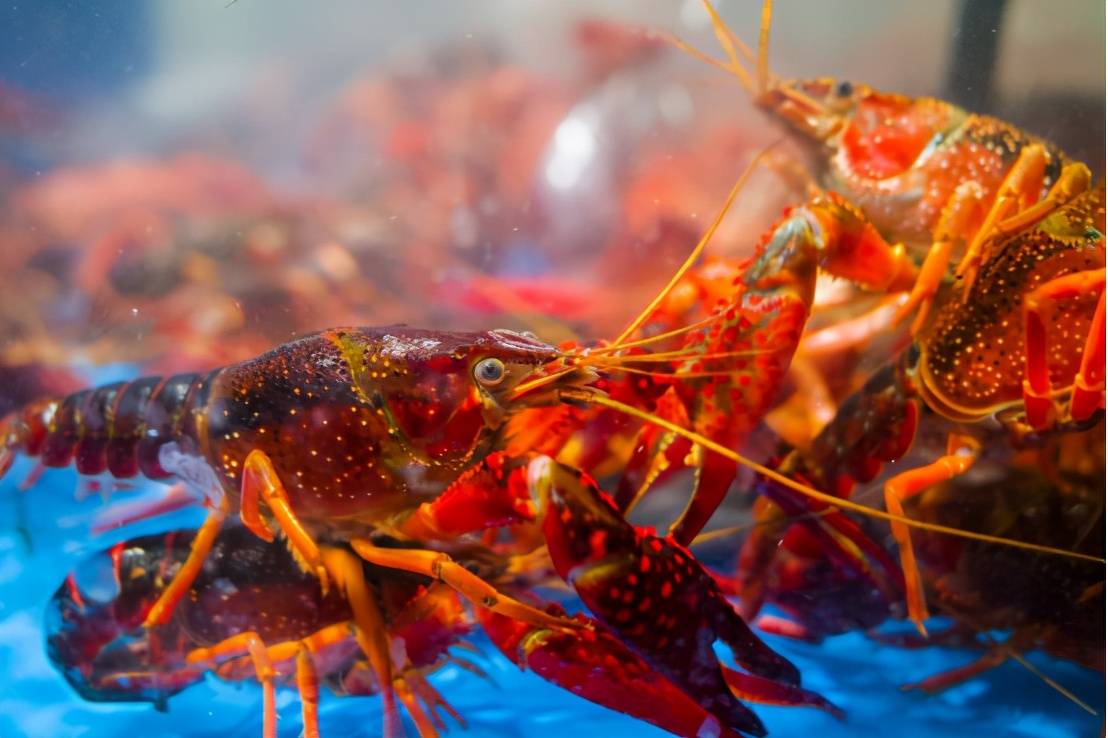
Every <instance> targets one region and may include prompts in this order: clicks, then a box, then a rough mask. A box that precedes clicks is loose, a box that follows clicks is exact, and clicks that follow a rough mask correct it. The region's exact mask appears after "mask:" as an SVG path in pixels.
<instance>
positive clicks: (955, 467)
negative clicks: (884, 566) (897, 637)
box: [885, 433, 981, 635]
mask: <svg viewBox="0 0 1108 738" xmlns="http://www.w3.org/2000/svg"><path fill="white" fill-rule="evenodd" d="M980 451H981V447H980V445H979V444H978V443H977V441H976V440H974V439H973V438H970V437H968V436H961V435H958V434H954V433H952V434H950V436H949V437H948V440H947V453H946V455H944V456H941V457H939V458H938V459H936V460H935V461H933V462H932V463H930V464H928V465H927V466H923V467H920V468H918V469H911V470H909V471H906V472H902V473H900V474H897V475H896V476H895V477H892V478H891V479H889V480H888V481H887V482H885V507H886V509H888V511H889V512H890V513H893V514H894V515H898V516H900V517H902V518H903V517H905V513H904V505H903V502H904V500H906V499H909V498H910V497H914V496H915V495H918V494H919V493H921V492H923V491H925V490H927V489H928V488H930V487H933V486H934V485H936V484H939V483H941V482H945V481H949V480H951V479H953V478H954V477H957V476H960V475H962V474H965V473H966V472H967V471H968V470H969V468H970V467H971V466H973V463H974V461H976V460H977V456H978V454H979V453H980ZM889 527H890V528H891V529H892V533H893V538H895V539H896V544H897V548H898V549H899V551H900V564H901V568H902V569H903V570H904V590H905V597H906V598H907V602H908V617H910V618H911V619H912V622H914V623H915V624H916V629H917V630H919V632H920V634H921V635H927V629H926V628H925V627H924V625H923V621H924V620H926V619H927V618H928V617H929V613H928V611H927V600H926V597H925V596H924V592H923V579H922V578H921V576H920V572H919V566H918V564H917V563H916V554H915V551H914V550H913V549H912V538H911V534H910V532H909V529H908V526H907V525H905V524H904V523H902V522H900V521H898V520H893V521H891V522H890V523H889Z"/></svg>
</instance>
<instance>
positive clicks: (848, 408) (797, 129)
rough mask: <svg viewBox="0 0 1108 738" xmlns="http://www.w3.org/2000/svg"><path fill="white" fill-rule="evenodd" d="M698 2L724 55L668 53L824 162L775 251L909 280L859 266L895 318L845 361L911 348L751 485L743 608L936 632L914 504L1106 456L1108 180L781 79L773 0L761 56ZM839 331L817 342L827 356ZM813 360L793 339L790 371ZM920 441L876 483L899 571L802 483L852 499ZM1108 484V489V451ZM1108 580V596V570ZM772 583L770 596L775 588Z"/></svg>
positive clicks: (840, 623) (919, 113)
mask: <svg viewBox="0 0 1108 738" xmlns="http://www.w3.org/2000/svg"><path fill="white" fill-rule="evenodd" d="M704 5H705V8H706V9H707V12H708V13H709V14H710V16H711V19H712V23H713V28H714V31H715V35H716V37H717V38H718V40H719V42H720V44H721V46H722V47H723V49H724V51H725V53H726V60H724V61H720V60H717V59H714V58H710V57H708V56H706V55H704V54H702V53H701V52H699V51H697V50H695V49H692V48H691V47H689V46H687V45H686V44H684V42H682V41H680V40H676V43H677V44H678V45H679V46H681V47H682V48H684V49H685V50H686V51H689V52H690V53H692V54H693V55H695V56H697V57H698V58H700V59H702V60H704V61H707V62H708V63H710V64H712V65H714V66H717V67H719V68H721V69H722V70H724V71H725V72H727V73H728V74H730V75H732V76H734V77H735V78H736V79H737V80H738V81H739V82H740V84H741V85H742V86H743V87H744V88H745V90H746V91H747V92H748V93H749V95H750V97H751V99H752V101H753V102H754V104H755V105H756V106H758V107H759V108H761V109H762V110H764V111H766V112H767V113H768V114H769V115H770V116H771V117H773V118H774V119H776V120H778V121H780V122H782V123H783V124H784V125H785V126H786V127H787V128H788V129H789V131H790V132H791V133H792V134H793V136H794V137H795V138H797V139H798V140H800V141H801V142H802V143H803V144H805V147H806V149H807V150H808V151H809V152H810V153H811V154H812V155H813V157H814V159H815V160H816V162H817V163H818V175H819V177H820V186H816V185H814V184H812V186H811V189H812V190H813V194H812V196H811V199H810V200H809V201H808V202H807V203H806V204H804V205H800V206H797V207H795V208H791V209H790V210H789V211H787V213H786V216H785V218H784V220H782V221H781V222H780V223H779V224H778V225H776V226H775V227H774V228H773V229H771V231H770V234H769V235H768V236H767V239H769V240H770V241H771V242H772V241H773V240H776V239H783V238H794V239H798V240H807V241H810V242H812V243H813V249H815V250H816V251H818V252H820V253H838V252H839V251H840V250H841V249H842V248H843V245H844V244H849V243H852V242H855V241H862V242H865V243H868V244H871V245H872V246H873V247H874V248H875V249H877V250H878V251H881V250H882V249H887V250H892V251H895V252H902V253H904V254H906V255H907V257H908V261H909V263H910V264H912V265H918V267H913V268H912V269H898V270H897V271H891V270H889V269H888V268H887V267H886V266H884V265H880V264H875V263H874V262H872V261H868V260H867V261H863V260H859V262H857V263H856V264H857V268H858V269H865V270H868V283H869V286H871V287H876V288H877V289H879V290H881V291H884V292H888V293H890V294H896V293H899V298H898V299H897V300H896V301H895V303H894V304H895V306H896V309H895V310H893V311H891V312H890V311H888V310H887V308H888V305H889V303H888V302H883V303H880V304H879V307H878V309H876V310H874V311H873V313H872V315H866V316H861V317H862V318H872V319H869V320H866V321H865V322H862V321H861V320H859V321H857V322H858V325H864V326H866V328H865V330H861V331H860V330H854V328H857V326H852V330H851V331H846V330H844V331H842V332H841V333H840V334H839V336H838V341H839V343H838V346H839V347H840V348H841V349H842V350H845V349H848V348H853V347H857V346H860V345H863V344H864V343H865V342H866V341H869V340H872V339H873V338H874V337H876V336H879V335H880V334H882V333H887V332H890V331H895V329H896V328H897V326H899V325H902V324H903V325H906V326H907V328H906V330H904V331H902V332H901V335H900V338H899V340H898V342H897V343H898V345H899V346H900V348H899V349H898V350H896V351H895V353H894V355H893V356H891V357H885V359H884V361H882V362H881V364H882V365H881V366H880V368H878V369H877V370H876V371H875V372H873V373H872V374H871V375H870V376H869V378H868V379H867V380H865V381H864V383H863V384H862V385H861V386H860V387H859V388H858V389H857V391H856V392H854V393H853V394H851V395H850V396H848V397H847V398H846V399H844V400H843V401H842V402H841V403H840V404H839V406H838V408H837V411H836V412H835V414H834V416H833V418H832V419H831V420H830V422H829V423H827V424H826V426H824V427H822V429H821V428H819V427H816V428H815V429H814V431H813V434H812V435H813V436H814V437H812V438H811V439H810V440H809V441H807V442H806V443H805V444H804V445H803V447H791V448H790V447H787V446H786V447H785V449H784V451H783V452H782V453H781V456H780V458H779V459H778V460H777V461H776V462H775V463H774V464H773V468H774V472H775V473H776V474H780V475H784V476H785V477H786V478H787V479H788V483H787V484H783V483H782V480H781V479H780V478H778V477H776V476H775V477H773V478H770V477H768V476H765V475H763V476H762V477H761V478H760V479H759V481H758V482H757V485H756V486H757V489H758V491H759V492H760V493H761V498H760V499H759V501H758V503H757V504H756V513H757V516H758V519H759V521H760V523H761V525H760V526H758V528H757V530H756V531H755V532H754V534H752V535H751V536H750V537H749V538H748V540H747V542H746V544H745V546H744V549H743V552H742V555H741V559H740V571H739V581H738V591H739V595H740V599H741V600H742V602H743V606H742V611H743V612H744V614H745V615H746V616H747V617H753V616H754V615H756V614H757V613H758V611H759V610H760V608H761V605H762V604H763V602H764V601H765V600H766V598H767V595H768V594H769V593H770V591H771V590H772V595H773V597H774V599H775V601H776V602H777V604H780V605H782V606H783V607H784V608H785V609H786V610H787V611H789V612H790V613H791V614H793V615H795V616H797V617H798V618H799V619H800V620H801V621H802V622H801V623H800V624H796V623H782V622H780V621H779V620H778V619H776V618H773V619H770V620H768V621H767V624H772V625H774V626H775V627H777V628H778V629H779V630H781V631H782V632H786V633H789V634H791V635H801V636H805V637H812V638H818V637H820V636H822V635H824V634H826V633H829V632H838V631H839V630H842V629H846V628H850V627H869V626H872V625H875V624H876V623H878V622H880V621H881V620H883V619H884V617H886V614H887V612H888V610H887V608H886V606H885V602H886V601H887V600H888V599H889V598H890V597H893V598H895V597H898V596H899V595H898V593H899V592H901V591H902V592H903V593H904V595H905V599H906V602H907V612H908V615H909V617H910V618H911V619H912V620H913V621H914V622H915V623H916V625H917V627H918V628H919V630H920V632H921V633H925V630H924V625H923V623H924V620H925V619H926V618H927V617H928V615H929V610H928V605H927V599H926V597H925V592H924V579H923V578H922V577H921V575H920V572H919V567H918V564H917V560H916V552H915V550H914V547H913V543H912V540H911V537H910V535H909V530H910V525H909V524H908V523H907V522H905V520H904V516H905V509H904V504H905V502H906V501H907V500H909V499H911V498H913V497H915V496H917V495H920V494H922V493H924V492H925V491H927V490H929V489H931V488H934V487H936V486H938V485H943V484H946V483H950V482H952V481H954V480H960V479H962V480H964V479H966V478H967V475H969V473H970V472H971V470H972V469H973V468H974V467H975V464H977V463H978V462H979V461H991V460H996V461H999V462H1000V463H1007V461H1008V459H1009V458H1010V457H1011V456H1013V455H1017V454H1019V453H1034V452H1036V450H1037V449H1041V448H1043V447H1044V445H1046V444H1050V443H1052V442H1054V439H1056V438H1058V437H1066V436H1071V435H1073V434H1080V433H1084V432H1088V431H1090V429H1092V432H1094V433H1096V432H1099V434H1100V438H1101V444H1102V443H1103V427H1104V426H1103V423H1102V419H1103V408H1104V363H1105V297H1104V275H1105V239H1104V233H1105V190H1104V185H1103V183H1101V184H1095V183H1094V182H1093V179H1092V175H1091V173H1090V170H1089V168H1088V167H1087V166H1086V165H1085V164H1083V163H1081V162H1077V161H1073V160H1071V159H1069V158H1068V157H1067V156H1066V155H1065V154H1064V153H1063V152H1062V151H1060V150H1059V149H1058V147H1056V146H1054V145H1053V144H1051V143H1050V142H1048V141H1045V140H1043V139H1040V138H1038V137H1036V136H1034V135H1032V134H1030V133H1027V132H1025V131H1023V130H1020V129H1019V128H1017V127H1015V126H1013V125H1011V124H1009V123H1006V122H1004V121H1001V120H998V119H995V118H991V117H988V116H985V115H977V114H974V113H971V112H968V111H965V110H962V109H960V108H958V107H957V106H955V105H952V104H950V103H948V102H945V101H943V100H938V99H932V98H910V97H907V96H904V95H899V94H892V93H884V92H879V91H876V90H874V89H872V88H870V87H868V86H866V85H862V84H853V83H851V82H846V81H838V80H834V79H815V80H792V81H790V80H782V79H779V78H777V77H776V76H775V75H773V74H772V73H771V72H770V70H769V65H768V39H769V30H770V25H771V20H772V2H771V1H770V0H765V3H764V5H763V14H762V27H761V34H760V43H759V47H758V49H757V52H756V53H755V52H753V51H751V50H750V49H749V48H748V47H747V46H746V45H745V44H743V43H742V41H741V40H739V39H738V38H737V37H736V36H735V34H733V33H732V32H731V30H730V29H728V28H727V27H726V25H725V24H724V23H723V21H722V20H721V18H720V17H719V15H718V14H717V13H716V10H715V9H714V8H713V7H712V5H711V4H710V3H708V2H707V1H706V0H705V2H704ZM905 276H907V278H906V279H905V278H904V277H905ZM879 312H885V313H888V314H889V316H890V317H887V318H886V317H882V316H879V315H878V313H879ZM834 332H835V331H834V326H832V327H831V328H830V329H828V330H827V331H826V334H828V335H830V336H831V340H832V343H831V344H830V346H832V347H833V346H834V345H835V344H834V343H833V341H834V339H835V335H834ZM828 335H824V336H821V339H827V338H828ZM826 342H827V341H824V343H826ZM824 348H827V347H824ZM804 351H805V344H804V343H803V342H802V343H801V346H800V347H799V349H798V356H802V355H803V354H804ZM1097 429H1099V431H1097ZM920 430H926V431H928V432H929V433H931V434H941V435H942V436H943V437H945V439H946V444H945V446H946V448H945V452H942V453H939V454H938V458H932V460H930V463H926V464H924V465H923V466H920V467H919V468H916V469H911V470H908V471H898V472H897V473H895V474H894V475H892V476H891V477H888V478H887V479H885V480H884V482H883V488H884V500H885V505H886V509H887V510H888V511H889V513H891V514H892V515H891V517H890V523H891V527H892V532H893V535H894V538H895V541H896V545H897V549H898V551H899V554H900V566H899V567H898V568H897V567H894V566H891V565H890V561H889V560H888V557H887V555H886V553H885V551H884V549H883V547H882V546H881V545H880V544H879V543H877V542H875V541H873V540H872V539H871V538H870V536H869V535H867V534H866V533H865V532H864V531H862V530H861V529H860V528H859V527H858V526H857V525H856V524H855V523H854V522H852V521H850V520H847V519H846V518H845V517H843V516H842V515H841V513H840V512H839V511H838V510H837V509H836V508H839V509H842V507H843V506H842V505H837V504H836V503H834V502H833V501H831V500H820V501H816V500H814V499H813V496H812V495H811V494H810V490H800V489H798V485H796V484H795V483H796V482H800V483H801V485H802V486H804V487H808V486H813V487H815V488H817V489H820V490H823V491H824V492H826V493H827V494H829V495H832V496H837V497H842V498H847V497H849V496H850V494H851V492H852V490H853V489H854V488H855V486H856V485H857V484H859V483H865V482H869V481H872V480H874V479H875V478H877V477H878V476H879V474H880V473H881V472H882V469H883V467H884V465H885V464H886V463H889V462H895V461H897V460H899V459H901V458H902V457H905V456H906V455H907V454H908V453H909V451H910V450H911V449H912V448H913V446H914V444H915V441H916V438H917V432H918V431H920ZM1099 475H1100V478H1101V484H1100V486H1101V487H1103V456H1101V457H1100V465H1099ZM971 487H972V485H970V484H968V483H967V484H965V485H962V486H961V489H963V490H967V489H970V488H971ZM952 488H953V487H952ZM1059 489H1060V488H1059ZM798 492H799V493H800V494H798ZM965 493H966V494H971V493H970V492H968V491H967V492H965ZM1058 494H1061V492H1058ZM1100 508H1101V510H1102V509H1103V497H1102V496H1101V497H1100ZM955 520H956V521H957V522H958V524H959V525H961V524H962V523H963V522H965V520H964V519H963V517H957V516H956V517H955ZM1039 538H1042V536H1040V537H1039ZM1046 538H1047V539H1049V540H1050V541H1052V543H1054V544H1055V545H1054V546H1053V550H1054V552H1055V553H1066V552H1068V555H1069V556H1070V557H1071V558H1084V559H1086V560H1089V561H1092V562H1097V563H1100V562H1102V561H1103V547H1102V546H1101V548H1100V550H1099V552H1097V551H1096V550H1095V546H1094V547H1093V551H1092V552H1091V553H1090V552H1088V551H1087V550H1086V549H1087V548H1088V546H1084V547H1078V546H1077V545H1076V544H1072V543H1070V542H1057V541H1055V540H1054V539H1053V537H1049V536H1048V537H1046ZM1046 545H1050V544H1046ZM1027 548H1028V549H1030V550H1033V551H1034V550H1038V551H1039V552H1040V553H1042V552H1043V551H1044V547H1043V546H1042V545H1039V546H1036V545H1030V546H1028V547H1027ZM816 552H820V553H816ZM1023 555H1026V554H1023ZM823 557H827V558H823ZM805 562H807V563H805ZM828 562H830V565H828ZM933 568H934V567H932V570H933ZM898 569H899V570H898ZM1100 579H1101V584H1100V591H1101V597H1102V596H1103V595H1102V592H1103V577H1102V572H1101V577H1100ZM774 580H777V581H778V583H779V584H775V585H772V586H771V585H769V584H767V583H769V582H772V581H774ZM785 582H791V587H792V588H793V589H795V591H790V588H789V585H788V584H785ZM940 587H941V585H940ZM832 599H833V600H835V601H831V600H832ZM844 599H845V600H847V601H848V602H849V604H848V605H846V606H843V600H844Z"/></svg>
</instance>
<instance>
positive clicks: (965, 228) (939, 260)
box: [896, 182, 985, 335]
mask: <svg viewBox="0 0 1108 738" xmlns="http://www.w3.org/2000/svg"><path fill="white" fill-rule="evenodd" d="M984 198H985V193H984V191H983V190H982V188H981V185H979V184H977V183H976V182H963V183H962V184H960V185H958V187H957V188H955V190H954V192H953V193H951V195H950V199H949V200H948V201H947V204H946V207H944V208H943V212H942V217H940V218H939V223H938V225H937V226H936V227H935V240H934V242H933V243H932V244H931V248H930V249H929V250H928V252H927V257H926V258H925V259H924V261H923V265H922V266H921V267H920V272H919V278H918V279H917V280H916V283H915V285H913V287H912V293H911V294H910V295H909V297H908V301H907V302H906V303H904V304H903V305H901V307H900V310H898V311H897V314H896V322H897V323H899V322H901V321H902V320H904V319H905V318H907V317H908V316H909V315H911V314H912V311H913V310H917V308H918V311H917V312H916V318H915V320H914V321H912V335H916V334H917V333H919V331H920V330H921V329H922V328H923V325H924V322H925V321H926V320H927V314H928V313H929V312H930V310H931V304H932V301H933V300H934V298H935V293H936V292H938V291H939V285H941V284H942V281H943V278H944V277H946V272H947V268H948V267H949V266H950V255H951V253H952V252H953V251H954V246H955V244H957V243H958V242H960V241H962V239H964V238H965V237H966V234H967V233H969V232H970V230H971V228H972V226H973V223H974V222H975V221H976V219H977V217H978V214H979V210H980V208H981V204H982V202H983V201H984Z"/></svg>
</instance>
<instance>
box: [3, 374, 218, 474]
mask: <svg viewBox="0 0 1108 738" xmlns="http://www.w3.org/2000/svg"><path fill="white" fill-rule="evenodd" d="M213 376H214V375H213V374H177V375H174V376H172V377H168V378H163V377H142V378H140V379H136V380H134V381H131V382H116V383H115V384H109V385H105V386H103V387H96V388H93V389H86V390H81V391H80V392H75V393H73V394H71V395H68V396H66V397H64V398H62V399H53V400H40V401H38V402H34V403H32V404H30V405H28V406H26V407H24V408H23V409H21V410H17V411H15V412H13V413H10V414H9V415H7V416H6V417H5V418H3V419H2V420H0V476H2V475H3V474H4V472H6V471H7V469H8V468H9V467H10V466H11V464H12V462H13V461H14V459H15V456H16V454H25V455H27V456H33V457H38V458H39V460H40V461H41V462H42V464H43V465H44V466H51V467H60V466H68V465H70V464H74V465H75V466H76V468H77V471H78V472H79V473H81V474H101V473H103V472H105V471H107V472H109V473H111V474H112V476H114V477H118V478H127V477H133V476H135V475H136V474H139V473H140V472H141V473H142V474H143V475H145V476H146V477H148V478H150V479H164V478H166V477H168V476H170V472H168V471H166V470H165V469H163V468H162V466H161V464H160V463H159V460H158V457H159V451H160V450H161V448H162V446H164V445H165V444H166V443H169V442H170V441H179V442H181V443H189V444H195V443H196V442H197V440H198V439H199V437H200V433H199V430H198V417H199V415H198V411H199V409H201V408H203V407H204V406H205V405H206V402H207V394H208V390H209V387H210V386H211V379H212V377H213Z"/></svg>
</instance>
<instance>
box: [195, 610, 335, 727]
mask: <svg viewBox="0 0 1108 738" xmlns="http://www.w3.org/2000/svg"><path fill="white" fill-rule="evenodd" d="M350 632H351V624H350V623H336V624H334V625H329V626H327V627H325V628H321V629H320V630H318V631H316V632H315V633H312V634H311V635H309V636H308V637H306V638H304V639H302V640H299V641H284V642H282V643H277V644H274V645H272V646H268V647H267V648H266V649H265V653H264V654H263V655H262V656H258V655H256V654H255V650H254V648H255V643H260V642H261V641H260V639H258V637H257V635H256V634H255V633H252V632H247V633H240V634H238V635H235V636H232V637H230V638H227V639H225V640H223V641H220V642H219V643H216V644H213V645H211V646H209V647H207V648H197V649H193V650H192V651H190V652H189V653H188V654H187V655H186V656H185V663H187V664H189V665H193V666H204V667H206V668H209V669H213V670H214V671H215V672H216V673H217V674H218V675H219V676H220V677H221V678H224V679H241V678H243V676H244V675H242V674H241V669H242V667H243V666H244V664H243V663H242V659H243V658H246V659H249V663H250V664H251V665H252V666H253V668H254V672H255V674H256V675H257V674H258V665H259V664H262V665H265V664H266V663H268V665H269V668H270V670H272V671H273V672H274V674H276V673H277V670H276V665H277V664H281V663H284V662H287V661H290V660H293V659H295V660H296V687H297V691H298V692H299V693H300V703H301V706H302V715H303V723H304V738H319V678H318V676H317V674H316V669H315V661H314V658H313V654H314V653H315V652H317V651H319V650H320V649H322V648H324V647H326V646H327V645H330V644H332V643H339V642H341V641H344V640H346V639H347V638H349V637H350ZM244 653H245V654H246V656H245V657H244V656H243V654H244ZM216 664H219V666H218V667H217V666H216ZM260 678H261V677H260V676H259V680H260Z"/></svg>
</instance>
